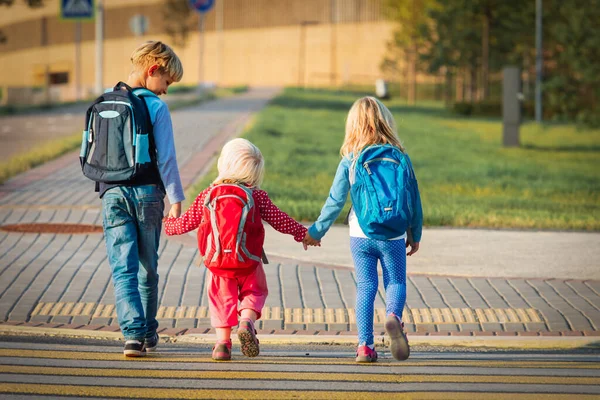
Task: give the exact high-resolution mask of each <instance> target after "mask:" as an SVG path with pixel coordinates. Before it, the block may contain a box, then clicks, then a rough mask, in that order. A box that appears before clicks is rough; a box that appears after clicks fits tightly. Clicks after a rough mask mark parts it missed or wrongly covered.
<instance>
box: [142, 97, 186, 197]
mask: <svg viewBox="0 0 600 400" xmlns="http://www.w3.org/2000/svg"><path fill="white" fill-rule="evenodd" d="M144 99H145V100H146V104H147V105H148V110H149V111H150V120H151V122H152V126H153V133H154V144H155V146H156V155H157V157H156V160H157V162H158V172H159V173H160V178H161V179H162V182H163V185H164V186H165V191H166V192H167V196H168V198H169V203H171V204H173V203H179V202H180V201H183V200H185V195H184V193H183V185H182V184H181V177H180V176H179V167H178V166H177V154H176V152H175V139H174V135H173V124H172V122H171V114H170V113H169V107H168V106H167V104H166V103H165V102H164V101H162V100H161V99H159V98H158V97H156V96H147V97H144Z"/></svg>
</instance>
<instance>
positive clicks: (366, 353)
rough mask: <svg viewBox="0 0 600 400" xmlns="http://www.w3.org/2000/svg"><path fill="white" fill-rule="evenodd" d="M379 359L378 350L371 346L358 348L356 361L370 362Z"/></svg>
mask: <svg viewBox="0 0 600 400" xmlns="http://www.w3.org/2000/svg"><path fill="white" fill-rule="evenodd" d="M375 361H377V352H376V351H375V349H371V348H370V347H369V346H366V345H363V346H358V349H357V350H356V362H363V363H370V362H375Z"/></svg>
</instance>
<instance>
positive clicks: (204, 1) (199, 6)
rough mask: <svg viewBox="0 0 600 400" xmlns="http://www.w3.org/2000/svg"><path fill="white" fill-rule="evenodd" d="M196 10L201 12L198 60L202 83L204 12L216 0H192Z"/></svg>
mask: <svg viewBox="0 0 600 400" xmlns="http://www.w3.org/2000/svg"><path fill="white" fill-rule="evenodd" d="M190 4H191V6H192V7H193V8H194V10H196V11H198V12H199V13H200V15H199V18H198V34H199V37H198V38H199V42H200V46H199V49H198V50H199V52H200V55H199V60H198V83H199V85H202V83H203V82H204V14H205V13H207V12H208V11H209V10H210V9H211V8H212V7H213V6H214V4H215V0H190Z"/></svg>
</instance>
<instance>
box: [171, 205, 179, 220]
mask: <svg viewBox="0 0 600 400" xmlns="http://www.w3.org/2000/svg"><path fill="white" fill-rule="evenodd" d="M180 215H181V202H179V203H175V204H172V205H171V209H170V210H169V218H179V216H180Z"/></svg>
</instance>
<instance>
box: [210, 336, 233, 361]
mask: <svg viewBox="0 0 600 400" xmlns="http://www.w3.org/2000/svg"><path fill="white" fill-rule="evenodd" d="M212 359H213V360H217V361H229V360H231V339H229V340H223V341H218V342H217V343H216V344H215V347H213V352H212Z"/></svg>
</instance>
